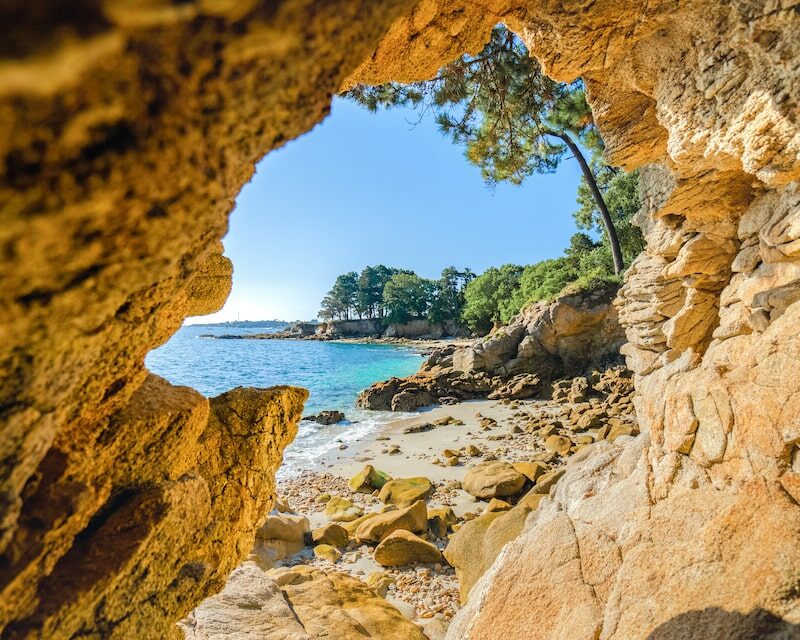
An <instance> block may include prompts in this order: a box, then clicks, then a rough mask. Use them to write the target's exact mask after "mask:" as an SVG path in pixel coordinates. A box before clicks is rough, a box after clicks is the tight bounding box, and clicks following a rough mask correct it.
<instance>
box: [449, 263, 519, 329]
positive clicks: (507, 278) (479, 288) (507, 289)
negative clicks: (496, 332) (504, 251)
mask: <svg viewBox="0 0 800 640" xmlns="http://www.w3.org/2000/svg"><path fill="white" fill-rule="evenodd" d="M522 272H523V268H522V267H521V266H519V265H516V264H504V265H503V266H502V267H500V268H496V267H491V268H489V269H487V270H486V271H485V272H484V273H483V274H481V275H480V276H478V277H477V278H475V279H474V280H472V281H471V282H470V283H469V284H468V285H467V286H466V289H465V291H464V300H465V304H464V310H463V312H462V314H461V317H462V319H463V320H464V322H465V323H466V325H467V326H468V327H469V328H470V329H472V330H473V331H475V332H478V333H486V332H487V331H489V330H490V329H491V328H492V327H493V326H494V325H495V324H498V323H500V322H501V321H502V317H503V311H502V306H503V304H504V303H505V302H506V301H508V300H510V299H511V298H512V297H513V295H514V292H515V291H516V290H517V288H518V287H519V280H520V277H521V276H522Z"/></svg>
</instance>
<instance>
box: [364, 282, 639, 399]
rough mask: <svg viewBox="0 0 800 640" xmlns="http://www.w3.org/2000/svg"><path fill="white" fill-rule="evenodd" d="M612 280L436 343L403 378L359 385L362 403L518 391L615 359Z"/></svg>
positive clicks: (619, 336) (619, 340)
mask: <svg viewBox="0 0 800 640" xmlns="http://www.w3.org/2000/svg"><path fill="white" fill-rule="evenodd" d="M616 292H617V287H616V286H615V285H608V286H601V287H598V288H596V289H594V290H590V291H585V292H581V293H576V294H569V295H563V296H561V297H559V298H558V299H556V300H554V301H553V302H539V303H536V304H533V305H531V306H530V307H528V308H527V309H525V310H524V311H523V312H522V313H520V314H519V315H517V316H515V317H514V318H512V319H511V321H510V322H509V323H508V325H506V326H504V327H500V328H499V329H497V330H496V331H494V332H492V333H491V334H489V335H488V336H486V337H485V338H483V339H481V340H478V341H477V342H476V343H475V344H473V345H471V346H467V347H456V346H447V347H442V348H440V349H436V350H434V352H433V353H432V354H431V356H430V357H429V358H428V359H427V360H426V361H425V363H423V365H422V367H421V368H420V370H419V371H418V372H417V373H415V374H414V375H412V376H409V377H408V378H391V379H390V380H387V381H385V382H376V383H375V384H374V385H372V386H371V387H370V388H369V389H366V390H364V391H362V392H361V393H360V394H359V396H358V400H357V404H358V405H359V406H361V407H363V408H365V409H375V410H383V411H412V410H413V409H417V408H419V407H422V406H425V405H429V404H434V403H442V404H449V403H453V402H457V401H461V400H470V399H474V398H485V397H488V398H492V399H498V398H508V399H522V398H530V397H533V396H535V395H537V394H542V393H544V392H545V391H546V390H547V389H548V383H549V382H552V381H553V380H556V379H558V378H564V377H569V376H573V375H576V374H578V373H580V372H583V371H585V370H588V369H590V368H591V367H593V366H594V367H597V366H604V365H608V364H613V363H615V362H618V361H619V360H620V355H619V349H620V346H621V345H622V344H623V342H624V333H623V330H622V327H621V326H620V324H619V322H618V320H617V312H616V309H615V308H614V306H613V304H612V303H613V301H614V297H615V295H616Z"/></svg>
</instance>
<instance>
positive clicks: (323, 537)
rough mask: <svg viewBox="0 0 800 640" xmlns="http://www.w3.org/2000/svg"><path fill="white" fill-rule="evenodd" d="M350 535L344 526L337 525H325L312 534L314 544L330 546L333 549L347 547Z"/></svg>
mask: <svg viewBox="0 0 800 640" xmlns="http://www.w3.org/2000/svg"><path fill="white" fill-rule="evenodd" d="M349 539H350V534H349V533H348V532H347V529H345V528H344V527H343V526H341V525H338V524H336V523H330V524H326V525H323V526H321V527H319V528H317V529H314V530H313V531H312V532H311V540H312V541H313V542H314V544H329V545H331V546H333V547H339V548H342V547H346V546H347V542H348V540H349Z"/></svg>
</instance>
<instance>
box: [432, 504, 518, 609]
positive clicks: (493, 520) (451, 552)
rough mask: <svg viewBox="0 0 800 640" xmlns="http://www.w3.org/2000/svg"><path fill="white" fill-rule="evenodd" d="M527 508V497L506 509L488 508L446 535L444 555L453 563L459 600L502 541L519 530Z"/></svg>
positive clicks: (490, 559)
mask: <svg viewBox="0 0 800 640" xmlns="http://www.w3.org/2000/svg"><path fill="white" fill-rule="evenodd" d="M530 512H531V506H530V503H529V502H527V501H523V502H520V504H518V505H517V506H515V507H514V508H512V509H510V510H508V511H488V512H486V513H484V514H483V515H480V516H478V517H477V518H475V519H474V520H470V521H469V522H466V523H464V525H463V526H462V527H461V528H460V529H459V530H458V531H457V532H456V533H454V534H453V535H452V536H450V542H449V543H448V545H447V547H446V548H445V550H444V557H445V558H446V559H447V561H448V562H449V563H450V564H451V565H453V567H455V570H456V577H457V578H458V583H459V592H460V593H461V601H462V602H464V601H466V600H467V596H468V595H469V592H470V589H472V587H473V585H474V584H475V583H476V582H477V581H478V580H479V579H480V577H481V576H482V575H483V574H484V572H485V571H486V570H487V569H488V568H489V567H490V566H491V565H492V563H493V562H494V559H495V558H496V557H497V555H498V554H499V553H500V551H501V550H502V548H503V547H504V546H505V545H506V543H508V542H510V541H511V540H513V539H514V538H516V537H517V536H518V535H519V534H520V533H521V532H522V529H523V527H524V525H525V519H526V518H527V517H528V514H529V513H530Z"/></svg>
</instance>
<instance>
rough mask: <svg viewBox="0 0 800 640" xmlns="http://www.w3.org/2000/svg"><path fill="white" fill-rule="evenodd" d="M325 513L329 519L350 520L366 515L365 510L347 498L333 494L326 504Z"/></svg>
mask: <svg viewBox="0 0 800 640" xmlns="http://www.w3.org/2000/svg"><path fill="white" fill-rule="evenodd" d="M325 515H326V516H327V517H328V519H329V520H334V521H337V522H350V521H352V520H355V519H356V518H360V517H361V516H363V515H364V510H363V509H362V508H361V507H359V506H358V505H355V504H353V503H352V502H350V501H349V500H347V499H346V498H340V497H339V496H333V497H332V498H331V499H330V500H328V502H327V504H326V505H325Z"/></svg>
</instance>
